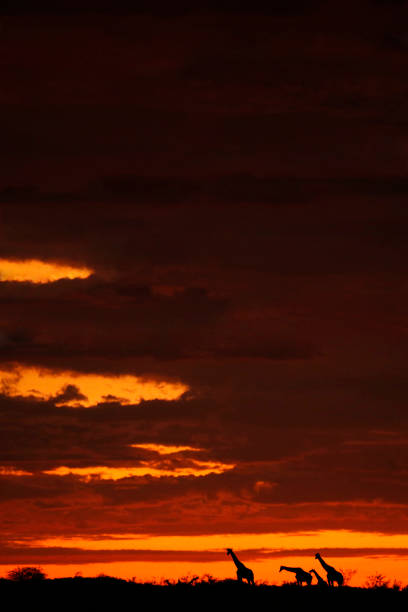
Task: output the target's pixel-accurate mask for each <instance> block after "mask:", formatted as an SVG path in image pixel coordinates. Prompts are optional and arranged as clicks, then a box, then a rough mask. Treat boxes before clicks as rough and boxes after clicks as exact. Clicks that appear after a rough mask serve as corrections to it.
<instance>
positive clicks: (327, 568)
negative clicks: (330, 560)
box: [319, 557, 333, 572]
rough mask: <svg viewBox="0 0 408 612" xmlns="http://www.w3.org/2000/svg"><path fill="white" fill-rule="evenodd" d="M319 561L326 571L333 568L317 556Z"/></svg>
mask: <svg viewBox="0 0 408 612" xmlns="http://www.w3.org/2000/svg"><path fill="white" fill-rule="evenodd" d="M319 561H320V564H321V566H322V567H324V569H325V570H326V572H329V571H330V570H332V569H333V568H332V567H331V566H330V565H327V563H326V561H324V560H323V559H322V558H321V557H319Z"/></svg>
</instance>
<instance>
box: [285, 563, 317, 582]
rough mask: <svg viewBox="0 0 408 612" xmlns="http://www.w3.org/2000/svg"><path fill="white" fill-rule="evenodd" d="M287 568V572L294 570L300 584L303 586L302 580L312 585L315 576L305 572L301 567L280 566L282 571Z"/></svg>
mask: <svg viewBox="0 0 408 612" xmlns="http://www.w3.org/2000/svg"><path fill="white" fill-rule="evenodd" d="M282 570H285V571H286V572H293V573H294V574H295V578H296V583H297V584H298V586H302V582H306V584H307V585H308V586H310V584H311V582H312V580H313V577H312V576H311V574H309V572H305V570H303V569H302V568H301V567H287V566H286V565H281V566H280V570H279V571H280V572H281V571H282Z"/></svg>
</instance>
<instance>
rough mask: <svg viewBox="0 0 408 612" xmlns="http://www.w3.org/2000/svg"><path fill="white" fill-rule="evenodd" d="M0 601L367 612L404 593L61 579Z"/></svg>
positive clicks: (405, 600) (394, 602)
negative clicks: (357, 611)
mask: <svg viewBox="0 0 408 612" xmlns="http://www.w3.org/2000/svg"><path fill="white" fill-rule="evenodd" d="M0 597H1V601H2V602H4V601H7V602H8V606H7V607H8V608H9V607H10V604H11V605H12V606H13V609H22V610H24V609H25V610H27V609H33V608H34V609H39V610H51V609H52V610H61V609H68V608H69V609H72V610H73V612H75V610H78V609H79V610H82V609H84V610H85V609H86V610H118V609H132V610H138V609H145V608H147V609H153V610H155V609H160V608H166V609H171V610H174V609H176V610H177V609H178V608H179V609H189V610H194V609H197V608H198V609H204V608H206V609H209V610H211V609H221V608H222V609H224V608H225V605H228V606H229V608H230V609H231V606H233V607H235V608H238V609H244V608H245V609H247V610H269V609H270V610H287V609H288V610H292V609H296V610H297V611H301V610H302V609H304V610H317V609H322V607H324V609H325V610H337V609H338V610H340V609H342V610H346V612H348V611H349V610H350V609H352V610H354V609H356V610H357V609H358V610H366V611H368V610H370V609H371V608H374V606H376V607H377V606H381V609H384V607H385V606H387V607H388V610H389V612H390V609H391V610H392V609H393V608H394V607H398V608H399V609H404V608H405V607H406V606H407V604H408V590H405V589H404V590H401V591H399V590H396V589H392V588H371V589H364V588H354V587H343V588H340V589H337V588H333V589H329V588H327V589H321V588H319V587H317V586H312V587H297V586H295V585H284V586H280V587H278V586H269V585H259V586H255V587H251V586H248V585H246V584H243V585H239V584H238V583H236V582H235V581H220V582H215V583H213V584H202V583H201V584H197V585H195V586H190V585H187V584H178V585H177V584H176V585H168V586H167V585H164V586H162V585H155V584H140V583H134V582H127V581H125V580H119V579H114V578H106V577H104V578H61V579H55V580H43V581H38V582H36V581H27V582H12V581H10V580H4V579H3V580H0Z"/></svg>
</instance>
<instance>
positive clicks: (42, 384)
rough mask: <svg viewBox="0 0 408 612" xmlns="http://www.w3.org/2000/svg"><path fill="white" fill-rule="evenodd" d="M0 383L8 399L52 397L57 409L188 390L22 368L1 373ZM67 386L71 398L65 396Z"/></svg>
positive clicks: (134, 379)
mask: <svg viewBox="0 0 408 612" xmlns="http://www.w3.org/2000/svg"><path fill="white" fill-rule="evenodd" d="M0 383H1V386H0V389H1V391H2V393H5V394H6V395H9V396H11V397H16V396H23V397H30V396H34V397H36V398H38V399H42V400H49V399H52V398H55V400H56V405H57V406H71V407H89V406H94V405H96V404H98V403H99V402H104V401H119V402H120V403H122V404H129V403H135V404H137V403H139V402H140V401H141V400H153V399H163V400H175V399H178V398H179V397H180V396H181V395H182V394H183V393H185V392H186V391H187V390H188V387H187V386H186V385H183V384H182V383H178V382H165V381H156V380H148V379H144V378H139V377H137V376H131V375H128V374H126V375H119V376H108V375H102V374H79V373H77V372H55V371H53V370H48V369H39V368H34V367H23V366H15V367H14V368H13V369H12V370H9V371H8V370H3V371H1V370H0ZM70 387H71V392H73V393H71V395H70V394H69V393H67V391H69V388H70ZM74 388H76V391H75V389H74ZM64 393H65V397H64V395H63V394H64ZM79 394H80V395H79Z"/></svg>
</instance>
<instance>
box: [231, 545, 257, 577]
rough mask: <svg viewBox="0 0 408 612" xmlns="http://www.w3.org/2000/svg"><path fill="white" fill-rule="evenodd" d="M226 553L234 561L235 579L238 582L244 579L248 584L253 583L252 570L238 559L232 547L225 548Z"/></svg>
mask: <svg viewBox="0 0 408 612" xmlns="http://www.w3.org/2000/svg"><path fill="white" fill-rule="evenodd" d="M227 555H230V557H231V559H232V560H233V562H234V563H235V567H236V568H237V579H238V582H242V580H246V581H247V582H248V584H255V581H254V572H253V571H252V570H251V569H249V567H246V565H244V564H243V563H241V561H240V560H239V559H238V557H237V555H236V554H235V553H234V551H233V550H232V548H227Z"/></svg>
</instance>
